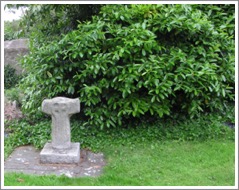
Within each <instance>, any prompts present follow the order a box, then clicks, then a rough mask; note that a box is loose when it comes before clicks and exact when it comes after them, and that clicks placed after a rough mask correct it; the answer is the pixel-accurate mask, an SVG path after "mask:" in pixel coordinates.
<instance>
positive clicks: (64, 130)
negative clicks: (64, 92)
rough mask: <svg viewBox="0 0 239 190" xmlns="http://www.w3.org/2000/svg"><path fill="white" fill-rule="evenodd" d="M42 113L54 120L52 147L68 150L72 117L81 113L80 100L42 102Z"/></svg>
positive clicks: (60, 98) (58, 99) (64, 99)
mask: <svg viewBox="0 0 239 190" xmlns="http://www.w3.org/2000/svg"><path fill="white" fill-rule="evenodd" d="M42 111H43V112H45V113H47V114H49V115H51V118H52V147H53V148H56V149H67V148H70V146H71V128H70V116H71V115H73V114H74V113H78V112H80V101H79V99H78V98H76V99H70V98H64V97H56V98H53V99H51V100H49V99H46V100H44V101H43V102H42Z"/></svg>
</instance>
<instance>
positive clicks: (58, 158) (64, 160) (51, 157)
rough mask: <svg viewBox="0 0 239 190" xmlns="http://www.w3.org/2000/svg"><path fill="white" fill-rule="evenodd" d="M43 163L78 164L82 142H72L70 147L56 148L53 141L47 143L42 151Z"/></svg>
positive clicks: (41, 159)
mask: <svg viewBox="0 0 239 190" xmlns="http://www.w3.org/2000/svg"><path fill="white" fill-rule="evenodd" d="M40 162H41V163H43V164H77V163H79V162H80V143H71V148H70V149H62V150H58V149H54V148H53V147H52V145H51V143H46V144H45V146H44V148H43V149H42V151H41V153H40Z"/></svg>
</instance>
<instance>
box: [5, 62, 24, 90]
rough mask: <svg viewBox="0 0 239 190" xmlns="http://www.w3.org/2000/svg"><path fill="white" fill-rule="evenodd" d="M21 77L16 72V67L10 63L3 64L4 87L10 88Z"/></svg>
mask: <svg viewBox="0 0 239 190" xmlns="http://www.w3.org/2000/svg"><path fill="white" fill-rule="evenodd" d="M20 78H21V76H20V75H17V74H16V69H15V68H13V67H12V66H11V65H6V66H4V88H5V89H10V88H12V87H15V86H16V85H17V84H18V82H19V79H20Z"/></svg>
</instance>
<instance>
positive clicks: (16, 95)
mask: <svg viewBox="0 0 239 190" xmlns="http://www.w3.org/2000/svg"><path fill="white" fill-rule="evenodd" d="M4 95H5V96H6V98H7V99H8V100H10V101H12V102H13V101H14V100H16V102H17V104H18V106H21V105H22V99H23V97H24V95H23V93H22V91H21V90H20V89H19V88H11V89H6V90H4Z"/></svg>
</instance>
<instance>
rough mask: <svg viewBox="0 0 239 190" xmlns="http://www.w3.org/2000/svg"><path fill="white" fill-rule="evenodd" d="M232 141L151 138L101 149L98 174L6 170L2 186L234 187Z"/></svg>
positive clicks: (233, 151) (233, 150)
mask: <svg viewBox="0 0 239 190" xmlns="http://www.w3.org/2000/svg"><path fill="white" fill-rule="evenodd" d="M234 148H235V147H234V142H233V141H230V140H221V141H215V140H209V141H202V142H199V141H192V142H178V141H162V142H161V141H155V142H147V143H138V144H137V145H135V146H134V147H133V148H132V147H131V146H127V145H117V146H116V145H112V146H109V147H108V148H105V149H104V150H102V151H103V153H104V154H105V156H106V160H107V166H105V168H104V172H103V174H102V175H101V176H99V177H95V178H90V177H84V178H67V177H64V176H61V177H57V176H33V175H25V174H19V173H18V174H17V173H6V174H5V178H4V183H5V186H234V184H235V176H234V175H235V171H234V169H235V168H234V167H235V165H234V162H235V160H234V158H235V155H234V154H235V149H234Z"/></svg>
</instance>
